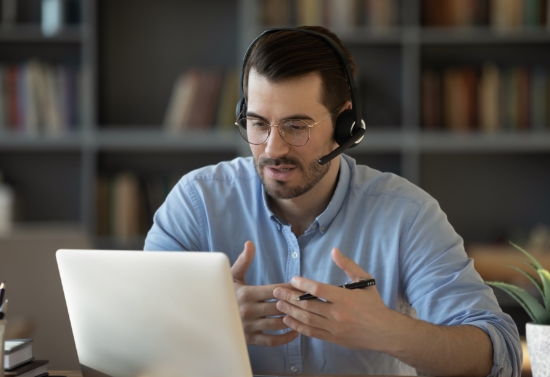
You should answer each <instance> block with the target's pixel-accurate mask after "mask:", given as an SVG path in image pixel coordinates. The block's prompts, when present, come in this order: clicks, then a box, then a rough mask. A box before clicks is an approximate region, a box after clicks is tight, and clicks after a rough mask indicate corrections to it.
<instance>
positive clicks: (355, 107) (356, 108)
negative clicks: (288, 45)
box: [239, 28, 362, 126]
mask: <svg viewBox="0 0 550 377" xmlns="http://www.w3.org/2000/svg"><path fill="white" fill-rule="evenodd" d="M278 31H298V32H301V33H306V34H309V35H313V36H316V37H318V38H321V39H322V40H324V41H325V42H326V43H327V44H328V45H330V46H331V47H332V48H333V49H334V51H336V54H337V55H338V57H339V58H340V61H341V62H342V64H343V65H344V68H345V70H346V74H347V76H348V83H349V86H350V97H351V104H352V108H351V111H352V112H353V115H354V117H353V118H354V119H355V124H357V125H359V126H360V125H361V124H362V119H361V104H360V103H359V101H358V98H359V93H358V90H357V87H356V86H355V80H354V79H353V75H352V72H351V68H350V66H349V62H348V59H347V57H346V54H345V53H344V51H343V50H342V48H341V47H340V46H339V45H338V43H336V42H335V41H334V40H333V39H332V38H330V37H329V36H327V35H324V34H321V33H317V32H315V31H311V30H308V29H300V28H274V29H268V30H265V31H264V32H263V33H262V34H260V35H259V36H257V37H256V39H254V40H253V41H252V43H251V44H250V46H248V48H247V49H246V53H245V54H244V59H243V67H242V70H241V87H240V95H241V99H240V101H239V103H240V104H241V107H242V104H244V70H245V68H246V62H247V60H248V55H249V54H250V50H251V49H252V47H253V46H254V45H255V44H256V42H257V41H258V40H259V39H260V38H262V37H263V36H264V35H265V34H270V33H274V32H278ZM241 110H242V108H241Z"/></svg>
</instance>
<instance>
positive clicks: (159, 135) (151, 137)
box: [96, 127, 242, 152]
mask: <svg viewBox="0 0 550 377" xmlns="http://www.w3.org/2000/svg"><path fill="white" fill-rule="evenodd" d="M157 128H158V127H157ZM232 131H233V130H227V131H226V130H215V131H195V130H189V131H182V132H168V131H164V130H158V129H157V130H155V129H146V130H136V129H133V130H122V129H113V130H100V131H99V132H98V133H97V138H96V143H97V147H98V148H99V149H101V150H121V149H138V150H163V151H166V150H170V151H190V152H192V151H197V150H200V151H204V150H216V151H219V150H235V148H236V147H238V145H239V144H238V142H239V141H242V139H241V137H240V136H239V135H238V133H237V132H232Z"/></svg>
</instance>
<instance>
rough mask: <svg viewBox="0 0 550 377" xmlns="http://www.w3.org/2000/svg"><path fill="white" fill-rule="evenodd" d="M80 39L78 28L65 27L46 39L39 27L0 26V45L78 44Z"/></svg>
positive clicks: (80, 34)
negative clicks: (23, 43)
mask: <svg viewBox="0 0 550 377" xmlns="http://www.w3.org/2000/svg"><path fill="white" fill-rule="evenodd" d="M82 39H83V29H82V27H80V26H66V27H65V28H63V29H62V30H61V31H60V32H59V33H57V34H55V35H53V36H51V37H47V36H45V35H44V34H43V33H42V30H41V28H40V25H24V24H23V25H15V26H12V27H6V26H1V25H0V43H20V42H28V43H80V42H81V41H82Z"/></svg>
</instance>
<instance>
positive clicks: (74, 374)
mask: <svg viewBox="0 0 550 377" xmlns="http://www.w3.org/2000/svg"><path fill="white" fill-rule="evenodd" d="M49 373H50V376H66V377H82V373H80V372H79V371H76V370H51V371H49ZM262 376H273V377H277V376H300V377H324V376H330V377H369V376H370V375H366V374H346V375H343V374H272V375H268V374H265V375H264V374H262ZM376 377H391V376H384V375H376ZM401 377H413V376H401ZM414 377H416V376H414Z"/></svg>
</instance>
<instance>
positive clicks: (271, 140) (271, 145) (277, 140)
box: [265, 127, 290, 158]
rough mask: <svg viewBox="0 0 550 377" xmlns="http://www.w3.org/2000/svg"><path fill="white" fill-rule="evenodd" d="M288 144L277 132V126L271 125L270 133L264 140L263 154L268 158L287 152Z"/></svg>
mask: <svg viewBox="0 0 550 377" xmlns="http://www.w3.org/2000/svg"><path fill="white" fill-rule="evenodd" d="M289 148H290V145H289V144H288V143H287V142H286V141H284V140H283V138H282V137H281V135H280V134H279V127H271V133H270V135H269V137H268V138H267V141H266V147H265V154H266V156H267V157H269V158H277V157H280V156H283V155H285V154H287V153H288V150H289Z"/></svg>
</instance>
